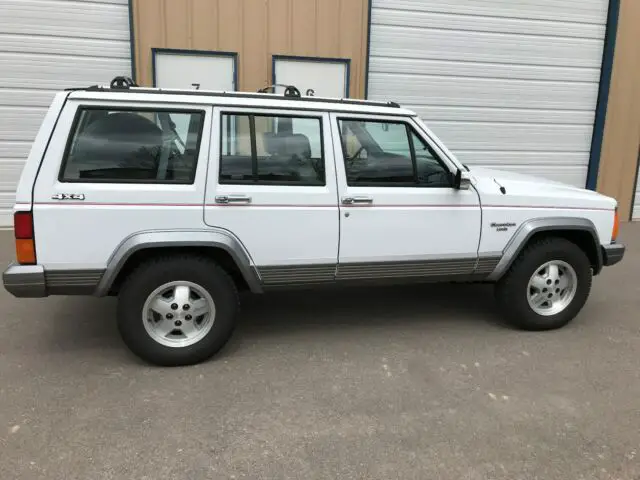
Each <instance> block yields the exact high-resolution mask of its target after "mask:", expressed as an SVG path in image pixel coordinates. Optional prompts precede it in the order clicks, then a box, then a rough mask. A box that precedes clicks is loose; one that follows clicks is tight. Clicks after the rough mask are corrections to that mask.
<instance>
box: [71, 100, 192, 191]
mask: <svg viewBox="0 0 640 480" xmlns="http://www.w3.org/2000/svg"><path fill="white" fill-rule="evenodd" d="M203 121H204V112H203V111H177V110H176V111H173V110H148V109H140V110H135V109H126V110H125V109H123V110H118V109H105V108H93V107H85V108H80V109H79V110H78V113H77V114H76V118H75V121H74V126H73V129H72V132H71V137H70V140H69V143H68V145H67V149H66V151H65V156H64V159H63V162H62V168H61V170H60V176H59V180H60V181H61V182H85V183H99V182H103V183H181V184H189V183H193V181H194V178H195V172H196V165H197V159H198V149H199V146H200V139H201V137H202V125H203Z"/></svg>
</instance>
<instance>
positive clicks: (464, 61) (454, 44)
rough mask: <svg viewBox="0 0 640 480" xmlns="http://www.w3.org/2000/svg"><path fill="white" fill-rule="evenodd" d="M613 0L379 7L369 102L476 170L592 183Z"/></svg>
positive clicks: (439, 1)
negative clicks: (421, 127) (425, 130)
mask: <svg viewBox="0 0 640 480" xmlns="http://www.w3.org/2000/svg"><path fill="white" fill-rule="evenodd" d="M607 6H608V0H564V1H557V0H518V1H515V0H464V1H455V0H373V9H372V24H371V57H370V71H369V98H372V99H393V100H396V101H399V102H400V103H402V104H403V105H405V106H407V107H409V108H412V109H414V110H416V111H417V112H418V113H419V114H420V116H421V117H422V118H423V119H425V121H426V122H428V124H429V126H430V127H431V128H432V129H433V130H434V131H435V132H436V133H437V134H438V135H439V136H440V137H441V138H442V139H443V141H444V142H445V143H446V144H447V145H448V146H449V147H450V148H451V149H452V150H453V151H454V152H455V153H456V154H457V155H458V157H459V158H460V160H462V161H463V162H465V163H468V164H476V165H484V166H495V167H499V168H506V169H509V170H513V171H517V172H523V173H530V174H536V175H541V176H545V177H548V178H551V179H555V180H559V181H563V182H566V183H570V184H573V185H576V186H580V187H584V186H585V181H586V173H587V166H588V161H589V151H590V145H591V135H592V130H593V121H594V116H595V107H596V101H597V95H598V85H599V78H600V66H601V62H602V51H603V43H604V33H605V26H606V20H607Z"/></svg>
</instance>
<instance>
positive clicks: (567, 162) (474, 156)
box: [456, 149, 589, 170]
mask: <svg viewBox="0 0 640 480" xmlns="http://www.w3.org/2000/svg"><path fill="white" fill-rule="evenodd" d="M456 157H457V158H458V159H459V160H460V161H461V162H463V163H468V164H469V165H485V166H492V167H496V168H502V167H501V166H517V167H522V168H532V169H533V170H537V169H541V168H546V167H554V168H558V167H559V166H562V167H571V168H573V167H580V168H583V167H584V168H586V167H587V165H588V163H589V152H554V151H547V152H543V151H538V152H536V151H522V150H503V151H492V150H463V149H458V150H457V152H456Z"/></svg>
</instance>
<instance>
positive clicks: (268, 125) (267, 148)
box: [219, 114, 325, 186]
mask: <svg viewBox="0 0 640 480" xmlns="http://www.w3.org/2000/svg"><path fill="white" fill-rule="evenodd" d="M221 120H222V128H221V152H220V153H221V155H220V178H219V181H220V183H222V184H258V185H309V186H316V185H324V184H325V171H324V155H323V149H322V123H321V121H322V120H321V119H320V118H315V117H298V116H271V115H258V114H256V115H252V114H223V115H222V119H221Z"/></svg>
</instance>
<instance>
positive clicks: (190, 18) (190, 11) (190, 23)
mask: <svg viewBox="0 0 640 480" xmlns="http://www.w3.org/2000/svg"><path fill="white" fill-rule="evenodd" d="M186 10H187V45H188V47H189V48H190V49H193V0H187V7H186Z"/></svg>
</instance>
